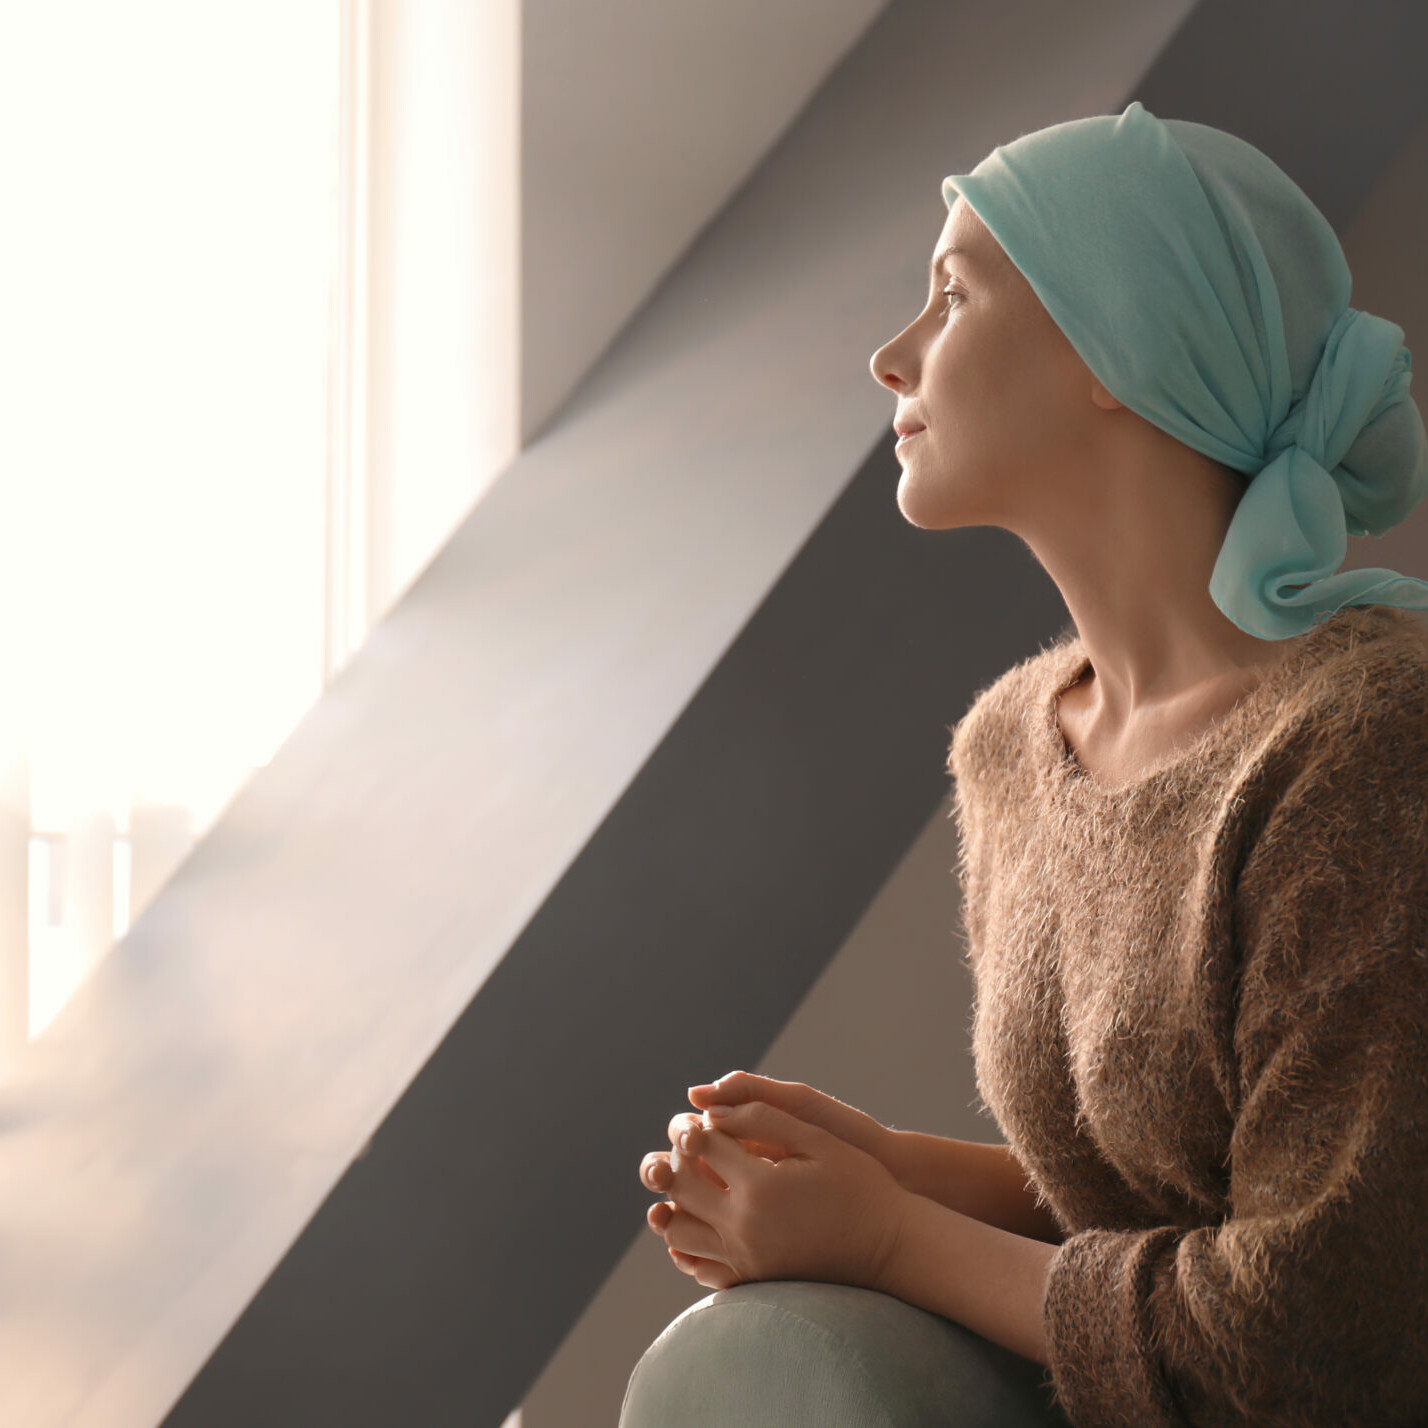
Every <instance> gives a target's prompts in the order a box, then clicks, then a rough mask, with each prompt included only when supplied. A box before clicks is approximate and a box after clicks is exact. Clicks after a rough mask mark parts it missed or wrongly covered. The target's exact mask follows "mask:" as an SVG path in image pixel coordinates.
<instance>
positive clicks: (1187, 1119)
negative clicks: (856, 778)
mask: <svg viewBox="0 0 1428 1428" xmlns="http://www.w3.org/2000/svg"><path fill="white" fill-rule="evenodd" d="M1087 665H1088V661H1087V657H1086V651H1085V647H1084V645H1083V644H1082V642H1081V641H1080V639H1079V637H1078V636H1077V635H1076V634H1075V632H1074V629H1072V628H1070V627H1068V629H1067V630H1066V631H1065V632H1063V633H1062V634H1061V635H1060V636H1058V637H1057V638H1056V639H1055V641H1054V642H1052V643H1051V644H1050V645H1048V646H1044V647H1043V648H1042V649H1041V651H1040V652H1039V653H1038V654H1035V655H1033V656H1031V657H1030V658H1029V659H1027V660H1025V661H1023V662H1022V663H1021V664H1018V665H1016V666H1015V667H1014V668H1012V669H1010V670H1008V671H1007V672H1006V673H1005V674H1003V675H1002V676H1001V677H1000V678H998V679H997V680H996V681H995V682H994V683H993V684H991V685H989V686H988V687H987V688H985V689H983V690H982V691H980V692H979V693H978V695H977V697H976V699H975V700H974V702H973V704H972V706H971V708H970V709H969V710H968V712H967V714H966V715H965V716H964V717H963V719H962V720H961V721H960V723H958V725H957V726H956V728H955V729H954V730H953V731H952V744H951V749H950V752H949V755H948V768H949V770H950V772H951V773H952V775H953V777H954V779H955V789H954V794H955V797H954V807H953V812H954V813H955V815H956V817H957V819H958V824H959V829H960V833H961V840H962V841H961V851H960V855H959V863H958V869H957V873H958V877H959V880H960V883H961V890H962V918H963V928H964V932H965V935H966V956H967V962H968V965H969V967H970V970H971V972H972V978H973V984H974V988H975V996H974V1003H973V1012H972V1044H973V1055H974V1060H975V1066H976V1075H977V1087H978V1092H979V1094H980V1096H981V1099H982V1101H983V1103H984V1104H985V1107H986V1108H987V1109H988V1110H989V1111H990V1112H991V1114H992V1115H993V1117H994V1118H995V1119H996V1121H997V1124H998V1125H999V1126H1000V1128H1001V1130H1002V1133H1003V1135H1004V1136H1005V1138H1006V1141H1007V1143H1008V1144H1009V1145H1010V1146H1011V1147H1012V1149H1013V1150H1014V1151H1015V1152H1016V1154H1017V1156H1018V1157H1019V1158H1020V1160H1021V1161H1022V1163H1023V1164H1024V1165H1025V1166H1026V1168H1027V1171H1028V1173H1029V1175H1030V1176H1031V1177H1032V1180H1033V1182H1034V1186H1035V1189H1036V1191H1037V1194H1038V1198H1039V1199H1040V1201H1041V1202H1042V1203H1043V1204H1044V1205H1046V1206H1047V1207H1048V1208H1049V1209H1050V1210H1051V1212H1052V1213H1053V1215H1054V1216H1055V1218H1056V1220H1057V1222H1058V1224H1059V1225H1060V1226H1061V1227H1062V1230H1063V1232H1064V1240H1063V1242H1062V1244H1061V1246H1060V1248H1059V1249H1058V1250H1057V1252H1056V1255H1055V1258H1054V1259H1053V1260H1052V1262H1051V1267H1050V1277H1049V1280H1048V1285H1047V1297H1046V1306H1045V1311H1044V1320H1043V1322H1044V1327H1045V1331H1046V1338H1047V1344H1048V1349H1049V1357H1050V1372H1051V1376H1052V1380H1053V1383H1054V1386H1055V1390H1056V1395H1057V1399H1058V1402H1059V1403H1060V1405H1061V1407H1062V1409H1063V1410H1064V1411H1065V1413H1066V1414H1067V1416H1068V1417H1069V1418H1070V1419H1071V1421H1072V1423H1073V1424H1075V1425H1076V1428H1118V1425H1125V1428H1159V1425H1176V1428H1181V1425H1197V1426H1198V1425H1232V1424H1254V1425H1261V1426H1262V1428H1269V1425H1280V1424H1284V1425H1291V1424H1292V1425H1328V1424H1334V1425H1351V1424H1364V1425H1375V1428H1390V1425H1402V1424H1419V1423H1422V1424H1428V637H1425V634H1424V632H1423V629H1422V627H1421V626H1420V625H1419V624H1418V622H1417V621H1416V620H1415V619H1414V618H1413V617H1412V616H1411V615H1409V614H1407V613H1406V612H1404V611H1402V610H1397V609H1394V608H1392V607H1388V606H1358V607H1353V606H1351V607H1346V608H1345V609H1343V610H1340V611H1338V612H1337V613H1335V614H1334V615H1332V616H1330V618H1329V619H1328V620H1326V621H1324V622H1323V623H1322V624H1319V625H1316V626H1315V627H1314V628H1312V629H1311V630H1309V631H1308V632H1307V633H1305V634H1303V635H1300V636H1297V637H1296V638H1295V639H1294V640H1293V641H1292V644H1291V648H1290V650H1289V652H1288V654H1287V657H1286V658H1285V659H1284V660H1283V661H1282V662H1281V663H1280V664H1278V665H1276V666H1275V667H1273V668H1272V669H1271V670H1270V672H1269V673H1268V675H1267V676H1266V677H1265V678H1264V679H1263V680H1262V681H1261V683H1259V684H1258V685H1256V686H1255V687H1254V689H1253V690H1251V692H1250V693H1249V694H1248V695H1246V696H1245V697H1243V698H1242V699H1241V700H1240V701H1239V703H1237V704H1236V705H1234V706H1233V708H1232V709H1231V710H1230V711H1229V712H1228V713H1227V714H1225V715H1224V716H1223V717H1222V718H1221V719H1220V720H1219V721H1218V722H1217V723H1215V724H1214V725H1212V726H1211V727H1210V728H1209V729H1208V730H1207V731H1206V732H1205V733H1204V734H1203V735H1202V736H1201V737H1200V738H1199V739H1198V740H1197V741H1195V742H1193V743H1191V744H1189V745H1187V746H1184V747H1182V748H1180V749H1178V750H1176V751H1174V752H1173V753H1171V754H1169V755H1167V756H1166V757H1165V758H1164V759H1162V760H1161V761H1160V762H1159V763H1157V764H1156V765H1154V766H1153V767H1151V768H1150V769H1149V770H1147V771H1145V772H1144V773H1142V774H1140V775H1138V776H1136V777H1135V778H1133V779H1131V780H1129V781H1127V782H1124V783H1120V784H1114V785H1113V784H1110V783H1107V782H1102V781H1101V780H1100V779H1099V778H1097V777H1096V776H1094V775H1091V774H1090V773H1088V772H1087V771H1086V770H1085V769H1083V768H1082V767H1081V765H1080V764H1079V763H1078V762H1077V761H1076V759H1075V756H1074V755H1073V754H1072V753H1071V751H1070V750H1069V748H1068V747H1067V745H1066V742H1065V740H1064V738H1063V736H1062V734H1061V729H1060V726H1059V723H1058V722H1057V717H1056V699H1057V696H1058V695H1059V693H1060V692H1061V690H1063V689H1065V688H1066V687H1067V686H1069V685H1070V684H1072V683H1074V682H1075V681H1076V680H1077V679H1078V678H1079V677H1080V676H1081V675H1082V674H1083V673H1084V672H1085V670H1086V668H1087Z"/></svg>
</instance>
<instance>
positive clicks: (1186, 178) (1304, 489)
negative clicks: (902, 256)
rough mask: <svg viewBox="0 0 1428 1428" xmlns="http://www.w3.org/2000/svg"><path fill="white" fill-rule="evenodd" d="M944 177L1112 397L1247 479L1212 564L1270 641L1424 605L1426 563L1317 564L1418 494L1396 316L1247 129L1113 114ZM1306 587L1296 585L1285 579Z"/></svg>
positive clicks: (1405, 360)
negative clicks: (1370, 610) (1358, 292)
mask: <svg viewBox="0 0 1428 1428" xmlns="http://www.w3.org/2000/svg"><path fill="white" fill-rule="evenodd" d="M958 193H960V194H961V195H962V197H963V198H964V199H965V201H966V202H967V203H968V204H969V205H970V206H971V207H972V209H973V210H974V211H975V212H976V214H977V216H978V217H979V218H980V219H981V220H982V222H983V223H985V224H986V226H987V228H988V229H990V231H991V234H992V236H993V237H994V238H995V239H996V240H997V242H998V243H1000V244H1001V246H1002V248H1003V249H1004V250H1005V252H1006V254H1007V256H1008V257H1009V258H1010V259H1011V261H1012V262H1013V263H1014V264H1015V265H1016V266H1017V268H1019V269H1020V270H1021V272H1022V273H1023V274H1024V275H1025V277H1026V278H1027V280H1028V281H1029V282H1030V284H1031V286H1032V288H1033V289H1034V291H1035V292H1036V294H1037V296H1038V297H1039V298H1040V299H1041V302H1042V304H1043V305H1044V306H1045V308H1046V310H1047V312H1048V313H1049V314H1050V315H1051V317H1052V319H1053V320H1054V321H1055V322H1056V324H1057V326H1058V327H1060V328H1061V330H1062V331H1063V332H1064V333H1065V334H1066V336H1067V338H1068V339H1069V340H1070V342H1071V344H1072V346H1073V347H1075V349H1076V351H1077V352H1078V353H1079V354H1080V355H1081V357H1082V359H1083V360H1084V361H1085V363H1086V365H1087V366H1088V367H1089V368H1090V369H1091V371H1092V372H1093V373H1094V374H1095V376H1096V378H1097V379H1098V380H1099V381H1100V382H1101V383H1102V385H1103V386H1104V387H1105V388H1106V390H1107V391H1109V392H1110V393H1111V394H1112V395H1113V396H1114V397H1115V398H1116V399H1117V400H1118V401H1120V402H1122V403H1123V404H1124V405H1125V406H1127V407H1129V408H1130V409H1131V410H1132V411H1134V412H1138V413H1139V414H1140V415H1141V416H1143V417H1145V418H1146V420H1147V421H1150V422H1152V423H1154V424H1155V425H1156V426H1158V427H1160V428H1161V429H1162V430H1163V431H1167V432H1169V433H1170V434H1171V435H1172V436H1174V437H1176V438H1178V439H1179V440H1180V441H1183V442H1184V443H1185V444H1186V445H1187V446H1191V447H1193V448H1194V449H1195V450H1196V451H1200V452H1203V453H1204V454H1205V455H1206V456H1209V457H1211V458H1212V459H1213V460H1215V461H1219V462H1222V463H1224V464H1225V465H1227V466H1230V467H1232V468H1233V469H1234V470H1236V471H1240V472H1243V473H1244V474H1246V475H1248V476H1250V477H1251V480H1250V482H1249V485H1248V487H1247V488H1246V490H1245V492H1244V494H1243V496H1242V497H1241V498H1240V502H1239V505H1238V507H1237V508H1236V510H1235V514H1234V518H1233V519H1232V520H1231V522H1230V527H1229V531H1228V532H1227V534H1226V536H1225V541H1224V544H1223V546H1222V547H1221V549H1220V553H1219V556H1218V558H1217V560H1216V563H1215V569H1214V573H1213V575H1212V576H1211V578H1210V595H1211V597H1212V598H1213V599H1214V601H1215V603H1216V605H1218V606H1219V608H1220V609H1221V610H1222V611H1224V613H1225V614H1226V615H1227V616H1228V617H1229V618H1230V619H1231V620H1233V621H1234V623H1235V624H1236V625H1238V626H1239V627H1240V628H1241V629H1242V630H1245V631H1247V632H1248V633H1249V634H1252V635H1255V636H1258V637H1259V638H1260V639H1265V640H1282V639H1288V638H1290V637H1291V636H1293V635H1297V634H1299V633H1301V632H1302V631H1304V630H1306V629H1307V628H1309V626H1311V625H1313V624H1314V623H1316V622H1317V621H1319V620H1322V619H1325V618H1327V616H1328V615H1330V614H1332V613H1333V612H1334V611H1335V610H1337V609H1339V608H1341V607H1342V606H1344V605H1399V606H1406V607H1409V608H1417V609H1425V608H1428V581H1423V580H1417V579H1414V578H1413V577H1412V576H1406V575H1400V574H1398V573H1397V572H1396V571H1393V570H1382V569H1371V570H1346V571H1343V572H1341V573H1339V574H1335V573H1334V572H1335V571H1336V570H1338V568H1339V566H1340V565H1341V564H1342V562H1343V559H1344V556H1345V554H1346V552H1347V550H1348V533H1349V532H1352V533H1353V534H1354V535H1382V534H1383V532H1384V531H1386V530H1388V529H1389V528H1390V527H1391V526H1395V525H1397V524H1398V523H1399V522H1400V521H1401V520H1403V518H1404V517H1405V516H1406V515H1408V513H1409V512H1410V511H1411V510H1412V509H1413V507H1414V506H1416V505H1417V504H1418V502H1419V501H1420V500H1422V498H1423V496H1424V495H1425V494H1428V439H1425V435H1424V430H1423V422H1422V419H1421V418H1420V416H1419V414H1418V409H1417V407H1416V405H1415V404H1414V402H1413V401H1412V399H1411V398H1410V397H1409V395H1408V385H1409V381H1410V379H1411V365H1412V363H1411V359H1410V356H1409V353H1408V349H1407V348H1406V347H1404V346H1403V329H1402V328H1401V327H1399V326H1397V325H1396V324H1395V323H1392V322H1389V321H1387V320H1385V319H1384V318H1381V317H1374V316H1373V315H1372V314H1370V313H1366V312H1359V311H1356V310H1355V309H1353V308H1351V307H1350V306H1349V305H1348V302H1349V289H1350V275H1349V269H1348V265H1347V263H1346V262H1345V260H1344V254H1343V250H1342V249H1341V248H1340V246H1339V241H1338V239H1337V238H1336V237H1335V236H1334V231H1333V229H1332V228H1331V227H1330V226H1329V224H1328V221H1327V220H1326V219H1325V218H1324V216H1323V214H1321V213H1320V212H1319V210H1318V209H1317V208H1316V207H1315V206H1314V205H1313V204H1312V203H1311V202H1310V201H1309V199H1308V198H1307V197H1306V196H1305V194H1304V193H1303V191H1302V190H1301V189H1300V188H1299V187H1298V186H1297V185H1296V184H1295V183H1294V182H1293V180H1291V179H1290V178H1289V176H1288V175H1287V174H1285V173H1284V171H1283V170H1282V169H1280V168H1279V167H1278V166H1277V165H1276V164H1275V163H1273V162H1272V161H1271V160H1270V159H1269V158H1267V157H1266V156H1265V155H1264V154H1262V153H1261V152H1260V151H1259V150H1258V149H1256V148H1255V147H1254V146H1253V145H1251V144H1247V143H1246V142H1245V141H1244V140H1242V139H1238V138H1236V137H1235V136H1234V135H1232V134H1227V133H1225V132H1223V131H1222V130H1219V129H1213V128H1211V127H1209V126H1208V125H1205V124H1194V123H1191V122H1189V121H1188V120H1183V119H1164V120H1162V119H1157V118H1156V117H1155V116H1154V115H1153V114H1151V113H1150V112H1149V111H1148V110H1146V109H1145V108H1143V107H1142V106H1141V104H1140V103H1139V101H1137V102H1135V103H1132V104H1131V105H1130V106H1129V107H1128V108H1127V109H1126V110H1125V112H1124V113H1123V114H1119V115H1099V116H1096V117H1093V118H1089V119H1075V120H1071V121H1070V122H1069V123H1065V124H1054V125H1052V126H1051V127H1050V128H1047V129H1039V130H1037V131H1036V132H1034V133H1030V134H1024V135H1022V137H1021V138H1019V139H1016V140H1014V141H1013V142H1011V143H1009V144H1003V145H1002V146H1001V147H1000V148H997V149H994V150H993V151H992V152H991V153H990V154H988V155H987V157H986V158H985V159H983V160H982V162H981V163H979V164H978V165H977V166H976V168H975V169H973V170H972V172H971V173H970V174H960V175H954V176H953V177H950V178H946V179H944V180H943V181H942V197H943V200H944V201H945V202H946V204H947V207H948V208H949V209H950V208H951V207H952V204H953V203H954V202H955V201H956V196H957V194H958ZM1295 586H1302V587H1303V588H1302V589H1298V590H1296V589H1294V588H1293V587H1295Z"/></svg>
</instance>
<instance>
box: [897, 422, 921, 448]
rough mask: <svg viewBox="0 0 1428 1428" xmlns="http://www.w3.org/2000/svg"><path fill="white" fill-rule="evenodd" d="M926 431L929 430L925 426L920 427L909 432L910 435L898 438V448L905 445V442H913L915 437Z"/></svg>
mask: <svg viewBox="0 0 1428 1428" xmlns="http://www.w3.org/2000/svg"><path fill="white" fill-rule="evenodd" d="M926 430H927V428H926V427H925V426H920V427H918V428H917V429H916V430H914V431H909V432H908V433H906V435H904V436H900V437H898V439H897V445H898V446H901V445H902V444H903V442H905V441H911V440H912V438H913V437H914V436H917V435H918V433H919V432H924V431H926Z"/></svg>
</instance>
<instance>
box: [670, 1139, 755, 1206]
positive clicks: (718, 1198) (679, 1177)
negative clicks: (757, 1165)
mask: <svg viewBox="0 0 1428 1428" xmlns="http://www.w3.org/2000/svg"><path fill="white" fill-rule="evenodd" d="M709 1134H710V1133H709V1132H708V1131H706V1130H704V1129H703V1128H702V1127H701V1126H699V1125H698V1124H695V1125H693V1126H690V1127H688V1128H686V1129H685V1130H684V1131H683V1132H681V1135H680V1144H679V1145H678V1146H676V1147H675V1149H674V1150H673V1151H671V1152H670V1157H669V1163H668V1165H667V1166H666V1167H665V1171H666V1174H660V1173H658V1167H657V1166H656V1167H654V1169H653V1171H652V1173H653V1174H654V1176H655V1183H656V1184H658V1185H659V1186H660V1190H661V1193H662V1194H664V1195H666V1196H667V1197H668V1198H669V1199H670V1200H672V1201H674V1202H675V1204H676V1205H677V1206H678V1207H680V1208H681V1209H686V1210H689V1211H691V1212H692V1213H694V1214H695V1215H698V1216H699V1217H700V1218H701V1219H705V1220H707V1219H711V1218H713V1217H714V1216H716V1215H718V1214H719V1212H720V1209H721V1207H722V1206H723V1204H724V1202H725V1199H726V1197H727V1196H728V1193H729V1191H728V1188H727V1186H728V1178H729V1177H728V1175H727V1174H722V1175H721V1174H717V1173H716V1172H715V1169H714V1168H713V1167H712V1166H710V1165H708V1164H706V1163H705V1161H704V1159H703V1151H704V1147H705V1145H706V1144H707V1142H708V1138H709ZM736 1150H737V1153H738V1154H740V1155H745V1156H746V1158H747V1153H746V1152H745V1151H743V1150H742V1149H740V1148H738V1147H736Z"/></svg>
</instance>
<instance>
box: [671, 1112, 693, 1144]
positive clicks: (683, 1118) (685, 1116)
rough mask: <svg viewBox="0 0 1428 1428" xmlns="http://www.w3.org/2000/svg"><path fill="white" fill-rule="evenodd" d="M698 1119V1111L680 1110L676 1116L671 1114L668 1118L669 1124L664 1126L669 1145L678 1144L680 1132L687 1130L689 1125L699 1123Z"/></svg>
mask: <svg viewBox="0 0 1428 1428" xmlns="http://www.w3.org/2000/svg"><path fill="white" fill-rule="evenodd" d="M700 1121H701V1118H700V1115H699V1112H698V1111H681V1112H680V1113H679V1114H678V1115H677V1116H671V1117H670V1118H669V1125H668V1126H666V1127H665V1134H667V1135H668V1136H669V1143H670V1144H671V1145H678V1144H679V1137H680V1135H681V1133H682V1132H684V1131H686V1130H688V1129H689V1127H690V1126H697V1125H699V1124H700Z"/></svg>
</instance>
